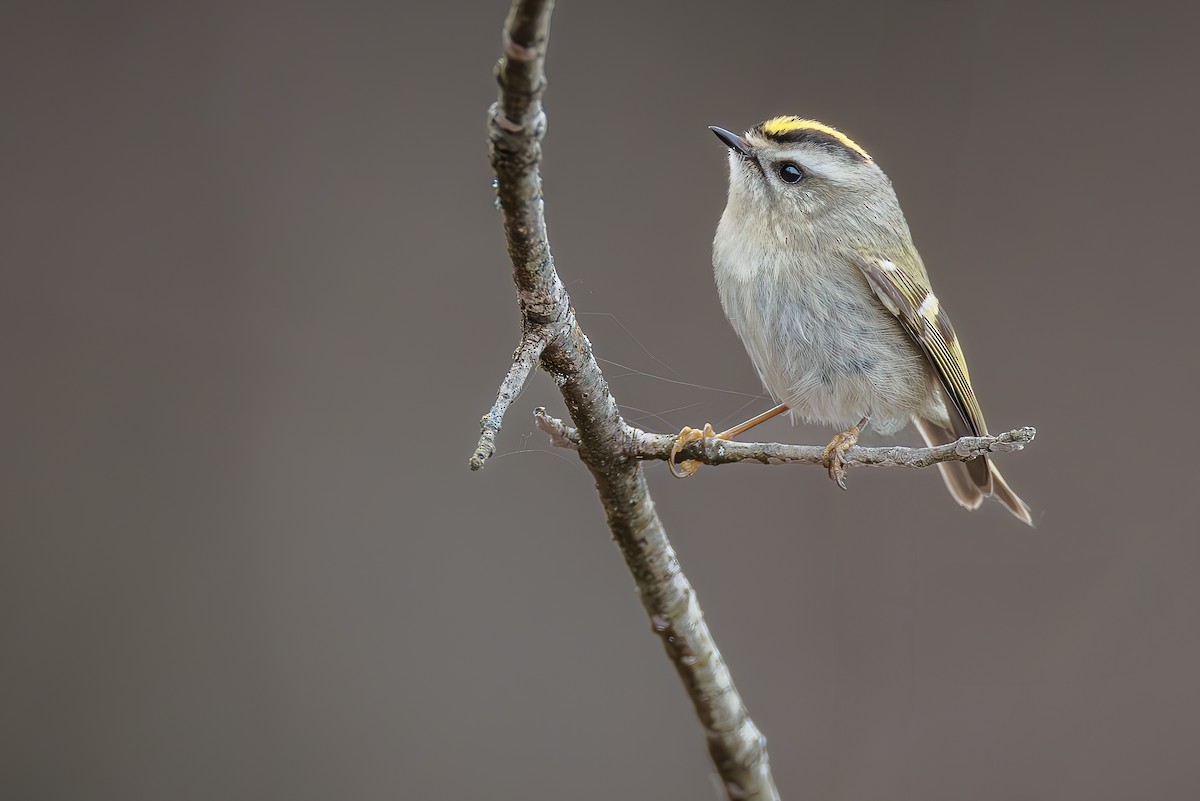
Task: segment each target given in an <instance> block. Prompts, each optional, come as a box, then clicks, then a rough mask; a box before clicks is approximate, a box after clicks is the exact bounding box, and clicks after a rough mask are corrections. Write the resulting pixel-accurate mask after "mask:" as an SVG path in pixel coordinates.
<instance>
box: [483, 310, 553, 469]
mask: <svg viewBox="0 0 1200 801" xmlns="http://www.w3.org/2000/svg"><path fill="white" fill-rule="evenodd" d="M545 348H546V333H545V330H544V329H543V328H542V327H540V326H539V327H537V328H532V329H530V330H529V331H527V332H526V333H525V336H523V337H521V344H520V345H518V346H517V349H516V351H514V352H513V360H512V366H511V367H509V368H508V373H506V374H505V376H504V380H503V381H501V382H500V391H499V392H497V393H496V402H495V403H493V404H492V408H491V409H490V410H489V411H488V413H487V414H485V415H484V416H483V418H482V419H481V420H480V421H479V428H480V432H479V444H478V445H476V446H475V453H473V454H471V460H470V465H471V469H472V470H482V469H483V466H484V464H485V463H486V462H487V460H488V459H490V458H491V457H492V454H493V453H495V452H496V435H497V434H499V433H500V427H501V426H502V425H504V413H505V412H507V411H508V406H509V404H510V403H512V402H513V399H515V398H516V397H517V396H518V395H520V394H521V390H522V389H524V388H525V383H526V382H527V381H528V380H529V375H530V373H532V372H533V370H534V368H535V367H537V363H538V359H540V358H541V357H542V351H543V350H545Z"/></svg>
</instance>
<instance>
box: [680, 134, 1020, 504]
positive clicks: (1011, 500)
mask: <svg viewBox="0 0 1200 801" xmlns="http://www.w3.org/2000/svg"><path fill="white" fill-rule="evenodd" d="M712 131H713V133H715V134H716V135H717V137H718V138H720V139H721V141H722V142H724V143H725V144H726V145H727V146H728V147H729V202H728V205H726V207H725V213H724V214H722V215H721V222H720V224H719V225H718V226H717V235H716V239H715V241H714V242H713V268H714V270H715V273H716V279H717V289H718V291H719V293H720V296H721V305H722V306H723V307H724V309H725V314H726V315H727V316H728V317H729V321H730V322H731V323H732V324H733V327H734V330H736V331H737V333H738V336H740V337H741V338H742V342H743V343H744V344H745V346H746V350H747V351H748V352H749V354H750V359H751V360H752V361H753V362H754V366H755V368H757V370H758V374H759V376H760V377H761V378H762V381H763V384H764V385H765V386H766V388H767V390H768V391H769V392H770V393H771V395H772V396H773V397H774V399H775V400H776V402H777V403H779V406H777V407H775V409H773V410H771V411H770V412H767V413H766V414H763V415H759V417H757V418H755V419H754V420H750V421H747V423H745V424H743V425H742V426H738V427H736V428H734V429H730V431H728V432H723V434H720V435H716V436H726V437H731V436H734V435H736V434H738V433H741V432H742V431H744V430H746V429H747V428H748V427H750V426H752V425H756V424H757V423H758V422H762V420H764V419H768V418H769V417H772V416H774V415H775V414H778V413H780V412H783V411H790V412H791V413H792V415H793V417H795V416H797V415H799V416H800V417H803V418H804V419H805V420H806V421H809V422H820V423H825V424H828V425H833V426H838V427H839V428H845V429H846V430H845V431H843V432H842V433H841V434H839V435H838V436H836V437H834V440H833V442H831V443H830V444H829V447H828V448H827V449H826V452H825V457H826V464H827V465H828V466H829V470H830V475H831V476H832V477H833V478H834V479H835V480H837V481H838V483H839V484H841V485H842V486H843V487H844V486H845V484H844V481H843V479H844V470H843V467H842V461H843V457H844V455H845V452H846V450H847V449H848V448H849V447H850V446H851V445H853V444H854V443H855V442H856V441H857V439H858V434H859V433H860V431H861V430H862V427H863V426H865V425H866V422H867V420H870V422H871V424H872V425H873V426H874V427H875V430H877V431H879V432H880V433H882V434H889V433H893V432H895V431H898V430H899V429H901V428H903V427H904V426H905V424H907V423H908V422H909V421H910V420H911V421H913V422H914V423H915V424H916V427H917V429H918V430H919V431H920V432H921V436H922V437H923V438H924V439H925V442H926V443H927V444H929V445H931V446H932V445H940V444H943V443H947V442H953V441H954V440H955V439H957V438H959V437H961V436H983V435H986V434H987V426H986V425H985V424H984V422H983V412H981V411H980V409H979V402H978V401H977V400H976V399H975V392H974V390H973V389H972V388H971V378H970V375H969V374H968V373H967V363H966V361H965V359H964V358H963V352H962V349H961V347H959V344H958V339H957V337H956V336H955V334H954V328H953V327H952V326H951V325H950V318H949V317H947V316H946V311H945V310H944V309H943V308H942V305H941V303H939V302H938V299H937V297H936V296H934V294H933V291H932V290H931V289H930V287H929V277H928V275H926V273H925V265H924V264H922V263H921V257H920V255H918V253H917V249H916V248H915V247H914V246H913V243H912V237H911V235H910V234H909V231H908V223H907V222H906V221H905V219H904V213H903V212H902V211H901V210H900V203H899V201H897V200H896V193H895V191H893V189H892V184H891V181H889V180H888V177H887V176H886V175H884V174H883V171H882V170H881V169H879V167H878V165H876V164H875V161H874V160H873V159H872V158H871V156H869V155H868V154H867V152H866V151H865V150H863V148H861V147H860V146H859V145H858V144H857V143H855V142H854V141H853V140H851V139H850V138H849V137H848V136H846V135H845V134H843V133H841V132H840V131H837V130H835V129H834V128H831V127H829V126H827V125H823V124H821V123H819V122H816V121H814V120H806V119H800V118H799V117H776V118H774V119H770V120H767V121H766V122H764V123H762V124H760V125H757V126H755V127H754V128H751V129H750V130H749V131H747V132H746V134H745V135H744V136H738V135H737V134H735V133H732V132H730V131H726V130H724V129H722V128H716V127H714V128H712ZM856 421H857V423H856ZM713 433H714V432H712V430H711V428H709V427H707V426H706V433H705V435H713ZM699 435H700V433H699V432H695V431H693V430H691V429H685V430H684V433H683V434H681V437H680V441H681V442H686V441H687V440H688V439H689V438H692V439H694V438H696V437H697V436H699ZM672 465H673V462H672ZM938 467H939V468H940V469H941V473H942V477H943V479H945V482H946V486H947V487H948V488H949V490H950V494H951V495H953V496H954V499H955V500H956V501H958V502H959V503H960V504H961V505H962V506H964V507H966V508H967V509H977V508H978V507H979V505H980V504H981V503H982V502H983V499H984V498H985V497H992V498H996V499H997V500H998V501H1000V502H1001V503H1003V504H1004V505H1005V506H1006V507H1008V510H1009V511H1010V512H1012V513H1013V514H1014V515H1016V516H1017V517H1018V518H1020V519H1021V520H1024V521H1025V522H1026V523H1030V524H1032V520H1031V518H1030V515H1029V507H1028V506H1026V505H1025V503H1024V502H1022V501H1021V499H1020V498H1018V497H1017V496H1016V494H1015V493H1014V492H1013V491H1012V490H1011V489H1009V487H1008V484H1006V483H1005V481H1004V479H1003V478H1002V477H1001V476H1000V472H999V471H998V470H997V469H996V467H995V465H993V464H992V463H991V462H990V461H989V460H988V459H987V458H986V457H978V458H976V459H974V460H972V461H968V462H943V463H941V464H939V465H938ZM672 469H673V470H674V466H673V467H672ZM692 469H694V468H692ZM685 472H690V469H687V468H685Z"/></svg>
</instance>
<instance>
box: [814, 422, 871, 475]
mask: <svg viewBox="0 0 1200 801" xmlns="http://www.w3.org/2000/svg"><path fill="white" fill-rule="evenodd" d="M866 424H867V419H866V418H865V417H864V418H863V419H862V421H861V422H859V424H858V425H856V426H850V428H847V429H846V430H845V431H843V432H842V433H840V434H838V435H836V436H835V437H834V438H833V439H832V440H830V441H829V444H828V445H826V446H825V451H824V453H822V454H821V455H822V458H823V459H824V463H825V467H826V469H827V470H829V477H830V478H831V479H833V480H834V481H835V482H837V485H838V486H839V487H841V488H842V489H845V488H846V451H848V450H850V449H851V448H853V447H854V446H855V445H857V444H858V435H859V434H861V433H862V430H863V428H864V427H865V426H866Z"/></svg>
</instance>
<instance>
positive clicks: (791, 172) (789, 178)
mask: <svg viewBox="0 0 1200 801" xmlns="http://www.w3.org/2000/svg"><path fill="white" fill-rule="evenodd" d="M779 177H780V178H782V179H783V182H784V183H785V184H796V183H800V179H801V178H803V177H804V171H803V170H801V169H800V168H799V167H797V166H796V165H795V164H793V163H791V162H790V161H785V162H784V163H783V164H780V165H779Z"/></svg>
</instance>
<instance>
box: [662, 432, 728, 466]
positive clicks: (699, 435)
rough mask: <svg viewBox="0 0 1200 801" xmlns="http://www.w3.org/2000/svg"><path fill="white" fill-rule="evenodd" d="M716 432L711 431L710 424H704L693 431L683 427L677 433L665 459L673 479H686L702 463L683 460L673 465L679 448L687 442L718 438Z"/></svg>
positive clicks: (693, 460)
mask: <svg viewBox="0 0 1200 801" xmlns="http://www.w3.org/2000/svg"><path fill="white" fill-rule="evenodd" d="M720 436H721V434H718V433H717V432H716V431H713V427H712V423H705V424H704V428H701V429H695V428H692V427H691V426H684V427H683V430H682V431H680V432H679V436H678V437H676V438H675V444H674V445H672V446H671V455H670V456H669V457H667V467H668V468H670V470H671V475H673V476H675V478H688V477H690V476H692V475H693V474H694V473H695V472H696V471H697V470H699V469H700V467H701V466H702V465H703V464H704V463H703V462H697V461H696V460H695V459H684V460H683V461H682V462H680V463H679V464H675V457H676V456H677V455H678V454H679V450H680V448H682V447H683V446H685V445H687V444H688V443H689V442H695V441H696V440H698V439H700V440H705V439H708V438H710V437H720Z"/></svg>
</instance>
